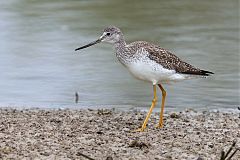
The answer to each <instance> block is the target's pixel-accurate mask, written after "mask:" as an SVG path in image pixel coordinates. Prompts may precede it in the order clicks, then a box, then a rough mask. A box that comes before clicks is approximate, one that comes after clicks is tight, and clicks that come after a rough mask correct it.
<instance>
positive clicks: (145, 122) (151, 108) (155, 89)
mask: <svg viewBox="0 0 240 160" xmlns="http://www.w3.org/2000/svg"><path fill="white" fill-rule="evenodd" d="M156 103H157V87H156V85H153V100H152V105H151V107H150V109H149V111H148V114H147V117H146V118H145V120H144V122H143V124H142V127H141V128H139V129H137V130H136V131H137V132H143V131H144V129H145V128H146V126H147V122H148V119H149V117H150V115H151V113H152V110H153V108H154V107H155V105H156Z"/></svg>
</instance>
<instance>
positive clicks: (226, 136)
mask: <svg viewBox="0 0 240 160" xmlns="http://www.w3.org/2000/svg"><path fill="white" fill-rule="evenodd" d="M146 114H147V113H146V112H143V111H137V110H131V111H119V110H114V109H98V110H97V109H47V110H46V109H39V108H37V109H16V108H7V107H6V108H0V159H10V158H13V159H23V158H26V159H31V158H32V159H88V158H86V157H85V158H84V155H85V156H89V157H90V158H92V159H107V158H112V159H159V160H161V159H199V160H200V159H220V155H221V151H222V150H226V149H227V148H229V146H231V144H232V143H233V142H234V141H236V147H238V148H239V147H240V129H239V128H240V116H239V113H223V112H212V111H194V110H191V109H189V110H185V111H181V112H170V111H167V112H165V113H164V120H165V123H164V128H162V129H156V128H155V125H156V124H157V123H158V119H159V113H157V112H154V113H152V116H151V117H150V120H149V122H148V126H147V129H146V131H144V132H132V131H133V130H135V129H137V128H138V127H140V126H141V124H142V122H143V120H144V119H145V116H146ZM234 159H240V151H239V152H237V153H236V154H235V155H234V157H233V158H232V160H234Z"/></svg>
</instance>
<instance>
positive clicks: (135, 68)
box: [127, 60, 181, 84]
mask: <svg viewBox="0 0 240 160" xmlns="http://www.w3.org/2000/svg"><path fill="white" fill-rule="evenodd" d="M127 68H128V69H129V71H130V73H131V74H133V75H134V76H135V77H136V78H138V79H141V80H144V81H149V82H152V83H153V84H158V83H163V82H168V81H171V80H174V79H175V78H174V77H173V76H174V75H176V73H175V71H174V70H168V69H165V68H163V67H162V66H161V65H160V64H158V63H156V62H154V61H152V60H148V61H136V62H133V63H131V64H129V65H127ZM179 78H181V77H179Z"/></svg>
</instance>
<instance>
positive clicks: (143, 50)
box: [76, 26, 213, 131]
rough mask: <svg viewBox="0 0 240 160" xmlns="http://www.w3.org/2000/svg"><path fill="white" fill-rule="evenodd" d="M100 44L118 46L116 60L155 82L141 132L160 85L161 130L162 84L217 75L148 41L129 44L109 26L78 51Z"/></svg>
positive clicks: (118, 30) (143, 77) (135, 73)
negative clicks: (149, 106) (152, 95)
mask: <svg viewBox="0 0 240 160" xmlns="http://www.w3.org/2000/svg"><path fill="white" fill-rule="evenodd" d="M100 42H108V43H111V44H113V45H114V48H115V50H116V57H117V58H118V60H119V61H120V62H121V63H122V64H123V65H124V66H125V67H126V68H127V69H128V70H129V71H130V73H131V74H133V75H134V76H135V77H136V78H138V79H141V80H144V81H148V82H151V83H152V84H153V91H154V98H153V101H152V105H151V108H150V110H149V112H148V115H147V117H146V119H145V121H144V123H143V125H142V127H141V128H140V129H139V130H138V131H143V130H144V129H145V128H146V124H147V121H148V119H149V116H150V114H151V112H152V109H153V108H154V106H155V105H156V102H157V94H156V86H157V85H158V86H159V88H160V89H161V91H162V104H161V113H160V120H159V125H158V127H162V126H163V109H164V103H165V97H166V91H165V90H164V89H163V87H162V85H161V84H162V83H164V82H170V81H180V80H185V79H191V78H196V77H206V76H209V75H210V74H213V73H212V72H210V71H205V70H202V69H199V68H196V67H194V66H192V65H190V64H188V63H186V62H184V61H182V60H181V59H180V58H178V57H177V56H175V55H174V54H172V53H171V52H169V51H167V50H166V49H163V48H161V47H160V46H158V45H154V44H151V43H148V42H145V41H137V42H133V43H130V44H126V42H125V40H124V37H123V34H122V32H121V30H120V29H119V28H117V27H115V26H110V27H107V28H105V29H104V30H103V33H102V36H101V37H100V38H99V39H97V40H96V41H94V42H92V43H89V44H87V45H85V46H82V47H80V48H77V49H76V50H80V49H83V48H86V47H89V46H92V45H94V44H97V43H100Z"/></svg>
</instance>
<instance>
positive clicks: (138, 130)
mask: <svg viewBox="0 0 240 160" xmlns="http://www.w3.org/2000/svg"><path fill="white" fill-rule="evenodd" d="M145 128H146V127H141V128H138V129H136V130H133V132H143V131H144V129H145Z"/></svg>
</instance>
